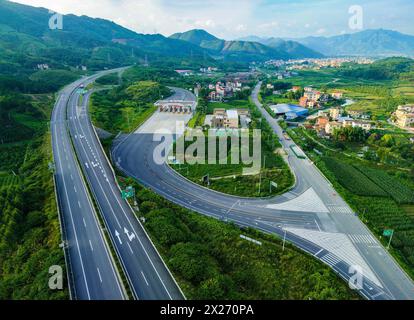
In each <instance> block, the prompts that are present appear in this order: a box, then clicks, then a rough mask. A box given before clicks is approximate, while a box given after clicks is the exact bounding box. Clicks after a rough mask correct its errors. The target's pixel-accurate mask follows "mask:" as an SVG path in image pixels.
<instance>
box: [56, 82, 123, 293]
mask: <svg viewBox="0 0 414 320" xmlns="http://www.w3.org/2000/svg"><path fill="white" fill-rule="evenodd" d="M84 81H85V80H80V81H77V82H75V83H74V84H71V85H69V86H67V87H66V88H64V89H63V90H62V91H61V92H60V94H59V97H58V99H57V102H56V104H55V107H54V110H53V114H52V119H51V133H52V147H53V155H54V162H55V181H56V191H57V198H58V205H59V209H60V217H61V221H62V229H63V233H64V234H63V238H64V239H65V246H66V249H65V250H66V255H67V260H68V266H67V267H68V268H69V283H70V291H71V296H72V299H77V300H123V299H125V298H126V296H125V294H124V289H123V286H122V283H121V281H120V279H119V276H118V273H117V272H116V270H115V267H114V263H113V261H112V259H111V256H110V252H109V250H108V247H107V244H106V242H105V239H104V235H103V232H102V230H101V227H100V225H99V221H98V218H97V213H96V212H95V209H94V206H93V205H92V200H91V198H90V196H89V192H88V189H87V186H86V184H85V182H84V180H83V177H82V174H81V171H80V168H79V166H78V163H77V159H76V156H75V153H74V150H73V148H72V144H71V140H70V136H69V132H68V129H67V118H66V107H67V104H68V102H69V100H70V99H71V96H72V94H73V92H74V91H75V90H76V89H77V88H78V86H80V85H81V83H83V82H84Z"/></svg>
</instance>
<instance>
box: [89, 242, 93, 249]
mask: <svg viewBox="0 0 414 320" xmlns="http://www.w3.org/2000/svg"><path fill="white" fill-rule="evenodd" d="M89 245H90V246H91V250H92V251H93V245H92V242H91V240H89Z"/></svg>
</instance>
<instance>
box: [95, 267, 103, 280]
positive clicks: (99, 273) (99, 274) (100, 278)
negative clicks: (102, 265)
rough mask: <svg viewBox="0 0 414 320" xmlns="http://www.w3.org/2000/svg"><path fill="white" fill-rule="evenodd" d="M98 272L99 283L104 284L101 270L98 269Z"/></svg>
mask: <svg viewBox="0 0 414 320" xmlns="http://www.w3.org/2000/svg"><path fill="white" fill-rule="evenodd" d="M96 270H97V271H98V276H99V281H101V283H102V277H101V272H100V271H99V268H96Z"/></svg>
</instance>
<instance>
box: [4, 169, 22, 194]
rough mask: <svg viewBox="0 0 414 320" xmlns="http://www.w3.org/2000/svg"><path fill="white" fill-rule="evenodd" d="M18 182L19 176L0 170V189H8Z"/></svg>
mask: <svg viewBox="0 0 414 320" xmlns="http://www.w3.org/2000/svg"><path fill="white" fill-rule="evenodd" d="M18 184H19V178H18V177H17V176H15V175H12V174H5V173H1V172H0V190H3V189H9V188H11V187H13V186H14V185H18Z"/></svg>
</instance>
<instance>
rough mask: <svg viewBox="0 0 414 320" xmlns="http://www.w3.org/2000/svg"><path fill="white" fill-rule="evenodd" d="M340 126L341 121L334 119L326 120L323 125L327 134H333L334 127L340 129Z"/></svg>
mask: <svg viewBox="0 0 414 320" xmlns="http://www.w3.org/2000/svg"><path fill="white" fill-rule="evenodd" d="M341 128H342V123H340V122H336V121H332V122H328V123H327V124H326V126H325V132H326V133H327V134H329V135H331V134H333V132H334V130H336V129H341Z"/></svg>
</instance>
